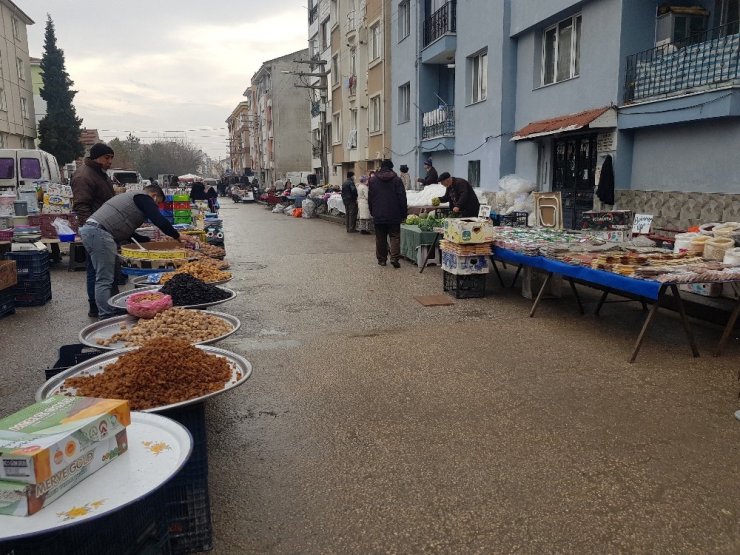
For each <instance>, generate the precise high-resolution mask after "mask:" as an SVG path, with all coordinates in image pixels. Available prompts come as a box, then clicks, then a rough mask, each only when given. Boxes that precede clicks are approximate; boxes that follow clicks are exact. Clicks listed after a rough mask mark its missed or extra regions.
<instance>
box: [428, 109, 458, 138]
mask: <svg viewBox="0 0 740 555" xmlns="http://www.w3.org/2000/svg"><path fill="white" fill-rule="evenodd" d="M454 136H455V107H454V106H445V107H443V108H437V109H436V110H432V111H431V112H425V113H424V115H423V116H422V126H421V138H422V140H426V139H436V138H440V137H454Z"/></svg>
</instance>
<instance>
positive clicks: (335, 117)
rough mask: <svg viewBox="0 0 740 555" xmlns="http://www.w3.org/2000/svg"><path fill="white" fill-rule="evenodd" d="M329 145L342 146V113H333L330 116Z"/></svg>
mask: <svg viewBox="0 0 740 555" xmlns="http://www.w3.org/2000/svg"><path fill="white" fill-rule="evenodd" d="M331 135H332V137H331V143H332V144H333V145H340V144H342V112H334V113H333V114H332V115H331Z"/></svg>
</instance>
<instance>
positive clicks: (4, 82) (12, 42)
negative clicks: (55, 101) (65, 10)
mask: <svg viewBox="0 0 740 555" xmlns="http://www.w3.org/2000/svg"><path fill="white" fill-rule="evenodd" d="M28 25H33V20H32V19H31V18H30V17H28V16H27V15H26V14H25V13H23V11H22V10H21V9H20V8H19V7H18V6H16V5H15V4H14V3H13V2H11V1H10V0H0V38H1V39H2V40H0V77H1V78H0V148H34V145H35V139H36V116H35V112H34V106H33V85H32V79H31V64H30V57H29V53H28V36H27V34H26V26H28Z"/></svg>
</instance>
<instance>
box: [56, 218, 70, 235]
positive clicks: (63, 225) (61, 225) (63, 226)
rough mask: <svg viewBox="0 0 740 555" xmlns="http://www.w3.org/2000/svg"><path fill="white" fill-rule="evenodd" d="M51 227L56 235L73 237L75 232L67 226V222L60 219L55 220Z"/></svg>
mask: <svg viewBox="0 0 740 555" xmlns="http://www.w3.org/2000/svg"><path fill="white" fill-rule="evenodd" d="M51 225H53V226H54V229H56V230H57V235H74V234H75V230H74V229H72V228H71V227H70V226H69V222H68V221H67V220H64V219H62V218H55V219H54V221H53V222H51Z"/></svg>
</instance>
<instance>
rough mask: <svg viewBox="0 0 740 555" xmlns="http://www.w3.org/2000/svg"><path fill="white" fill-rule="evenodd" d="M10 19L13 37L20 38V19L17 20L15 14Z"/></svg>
mask: <svg viewBox="0 0 740 555" xmlns="http://www.w3.org/2000/svg"><path fill="white" fill-rule="evenodd" d="M11 21H12V26H13V38H14V39H15V40H21V31H20V21H18V18H17V17H16V16H13V18H12V20H11Z"/></svg>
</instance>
